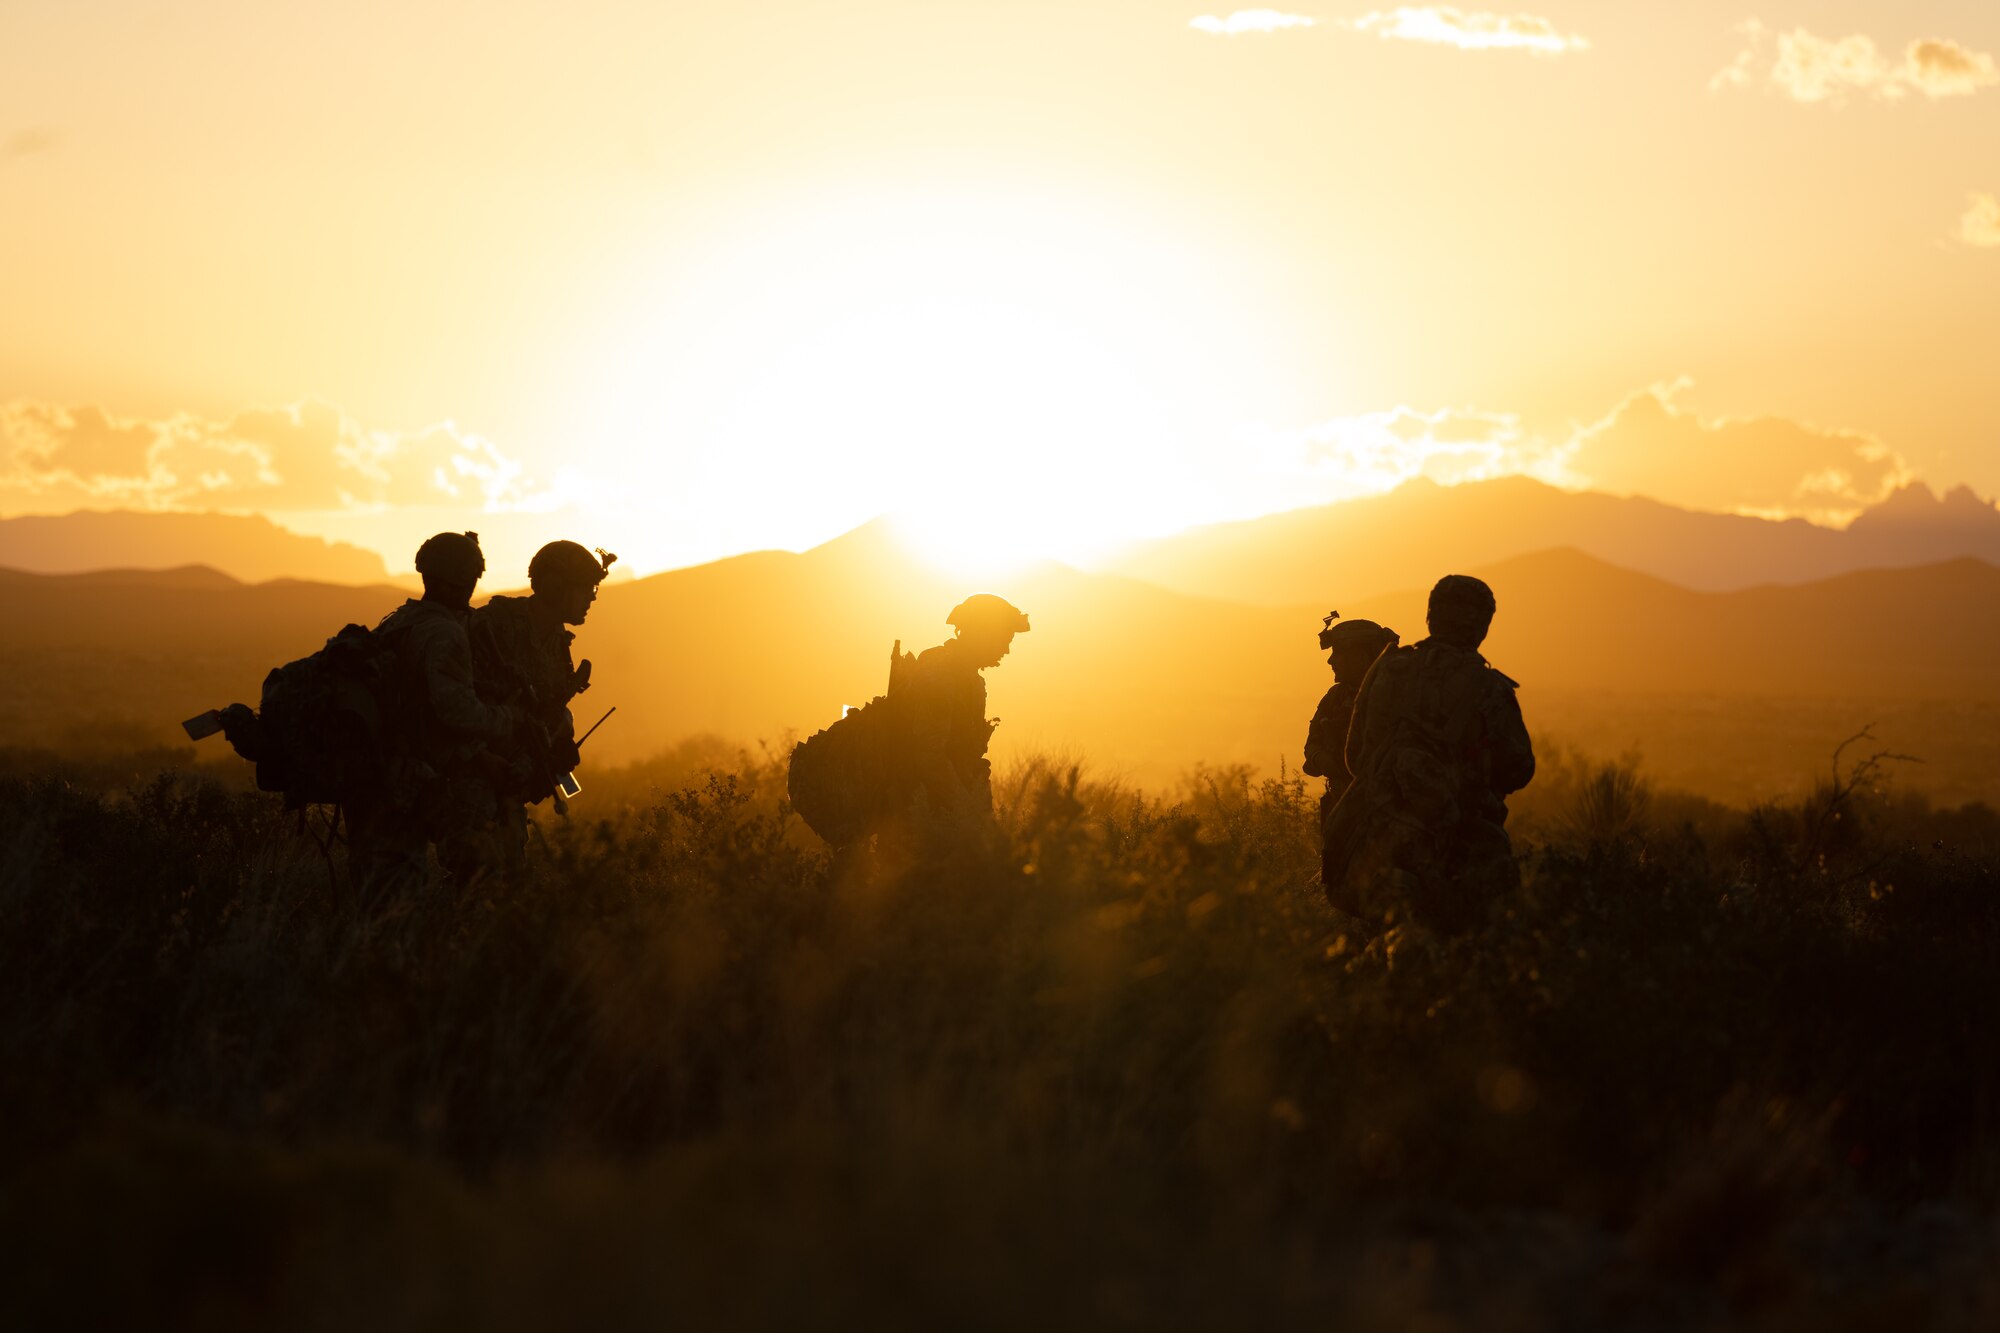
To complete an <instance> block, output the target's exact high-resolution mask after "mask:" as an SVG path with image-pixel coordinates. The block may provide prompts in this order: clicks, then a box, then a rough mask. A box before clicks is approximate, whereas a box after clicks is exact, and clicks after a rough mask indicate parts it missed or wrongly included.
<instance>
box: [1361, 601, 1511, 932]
mask: <svg viewBox="0 0 2000 1333" xmlns="http://www.w3.org/2000/svg"><path fill="white" fill-rule="evenodd" d="M1493 612H1494V599H1493V590H1492V589H1491V588H1489V587H1487V586H1486V584H1484V583H1482V582H1481V581H1480V580H1478V579H1475V578H1470V577H1467V576H1466V575H1463V574H1450V575H1447V576H1446V577H1444V578H1443V579H1440V580H1439V581H1438V584H1437V586H1436V587H1435V588H1433V589H1431V596H1430V609H1429V615H1428V620H1429V625H1430V637H1428V638H1426V639H1425V640H1423V641H1422V642H1421V643H1418V644H1417V645H1415V646H1414V647H1410V648H1392V649H1390V650H1389V651H1387V652H1385V653H1383V654H1382V656H1381V657H1380V658H1379V659H1377V660H1376V663H1375V665H1374V666H1373V667H1372V668H1371V669H1370V670H1369V672H1368V676H1367V678H1366V679H1365V680H1364V681H1363V682H1362V685H1361V694H1360V698H1359V699H1358V700H1357V701H1356V703H1355V707H1354V722H1353V725H1352V726H1351V727H1350V728H1349V729H1348V734H1347V755H1346V758H1347V767H1348V770H1349V771H1350V772H1351V773H1353V775H1354V784H1353V786H1351V787H1349V788H1348V791H1347V794H1346V795H1345V796H1344V797H1342V798H1341V801H1340V804H1339V805H1338V806H1336V807H1335V808H1334V812H1333V815H1332V817H1331V818H1330V819H1329V821H1328V824H1327V849H1326V865H1327V869H1328V871H1329V872H1333V873H1329V875H1328V877H1327V880H1326V889H1327V896H1328V897H1329V898H1330V899H1332V900H1333V903H1334V905H1335V906H1336V907H1339V908H1341V909H1343V910H1345V911H1349V912H1352V913H1355V914H1358V915H1363V916H1366V917H1370V918H1373V919H1376V920H1381V919H1383V918H1385V917H1386V916H1388V915H1390V914H1394V915H1396V916H1404V915H1408V916H1411V917H1414V918H1415V919H1416V920H1417V921H1418V922H1419V923H1421V924H1423V925H1425V926H1428V927H1430V928H1431V929H1434V930H1438V931H1440V932H1443V933H1446V934H1451V933H1456V932H1458V931H1462V930H1464V929H1466V928H1468V927H1469V926H1470V925H1472V924H1473V923H1474V921H1475V920H1476V917H1477V915H1478V913H1479V912H1480V911H1481V910H1483V908H1484V907H1485V905H1486V904H1487V902H1489V901H1490V900H1491V899H1492V898H1494V897H1496V896H1498V895H1500V894H1503V893H1505V892H1507V891H1508V890H1509V889H1512V888H1515V887H1518V885H1519V882H1520V879H1519V870H1518V868H1517V867H1516V866H1515V864H1514V849H1513V845H1512V843H1510V842H1509V841H1508V838H1507V829H1506V822H1507V801H1506V798H1507V797H1508V796H1509V795H1510V794H1512V793H1513V792H1516V791H1519V790H1520V789H1521V788H1522V787H1525V786H1527V785H1528V781H1529V779H1530V778H1532V777H1534V775H1535V754H1534V749H1533V747H1532V746H1531V745H1530V743H1529V740H1528V731H1527V727H1526V726H1525V725H1524V724H1523V723H1522V721H1521V708H1520V704H1519V703H1518V702H1517V701H1516V700H1515V698H1514V691H1515V690H1516V689H1517V688H1518V687H1517V686H1516V685H1515V683H1514V682H1513V681H1512V680H1509V679H1508V678H1507V677H1506V676H1504V675H1502V674H1500V672H1498V671H1496V670H1494V669H1493V668H1492V667H1491V666H1489V665H1488V664H1487V662H1486V659H1485V658H1484V657H1482V656H1480V654H1479V645H1480V644H1481V643H1482V642H1484V641H1485V638H1486V631H1487V629H1488V628H1489V627H1490V626H1491V625H1492V623H1493Z"/></svg>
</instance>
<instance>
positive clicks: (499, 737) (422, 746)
mask: <svg viewBox="0 0 2000 1333" xmlns="http://www.w3.org/2000/svg"><path fill="white" fill-rule="evenodd" d="M485 572H486V557H485V555H484V554H483V553H482V552H481V551H480V549H479V535H478V534H477V533H473V532H441V533H439V534H437V535H436V536H435V537H432V538H430V539H429V540H427V541H426V542H424V544H423V545H422V546H420V547H418V548H417V573H418V574H420V575H422V576H423V580H424V595H423V596H422V597H421V598H413V599H411V600H410V601H406V602H404V603H403V604H402V605H401V606H399V607H397V608H396V609H395V610H394V611H391V612H390V613H389V614H388V615H387V616H386V617H384V618H383V620H382V622H381V624H379V625H377V626H376V627H375V635H376V637H377V638H378V639H380V640H383V641H385V642H387V643H390V644H393V645H394V671H395V675H396V677H397V679H396V682H395V683H396V689H395V691H394V693H395V696H396V698H397V700H398V701H399V703H400V707H399V708H398V710H397V717H396V725H397V730H398V732H399V735H398V736H397V738H396V740H397V742H398V743H399V745H400V747H401V748H402V749H403V751H404V752H405V753H406V754H407V756H408V757H409V758H410V760H411V762H410V763H409V764H407V765H404V766H402V767H403V771H404V772H405V773H407V774H408V775H409V776H408V779H407V780H406V781H402V782H398V783H395V784H391V785H386V786H385V787H383V788H382V789H380V790H365V789H364V790H356V791H350V792H346V793H343V796H342V800H341V805H342V808H343V810H344V812H345V814H346V817H347V826H348V839H349V853H348V854H349V864H350V866H351V868H352V871H353V874H354V877H355V879H356V880H357V881H358V882H359V883H360V884H361V885H362V887H363V889H364V892H367V893H369V894H370V895H373V894H377V893H380V892H381V891H382V890H383V889H384V888H387V887H390V886H394V885H401V884H406V883H409V882H412V881H414V880H419V879H421V878H423V876H424V874H425V865H424V859H425V858H424V852H425V846H426V844H427V843H428V842H431V841H437V842H439V843H440V845H441V846H442V845H444V844H446V843H448V842H449V841H450V840H451V839H452V838H453V837H455V836H457V835H458V833H459V827H460V822H461V820H462V818H463V814H462V812H463V810H464V808H465V807H466V805H467V803H468V799H469V793H470V792H472V791H476V789H477V788H478V787H479V785H480V783H481V781H482V772H483V769H484V768H485V766H486V765H487V764H490V762H491V761H492V757H493V755H494V753H495V751H496V750H498V749H503V748H505V747H506V746H507V745H509V744H510V743H511V741H512V740H513V738H514V737H515V736H516V735H517V734H518V733H519V732H520V731H521V729H522V727H523V726H524V725H525V724H526V721H527V715H526V713H525V712H523V710H521V709H519V708H516V707H512V706H507V705H497V706H496V705H493V704H489V703H487V702H486V701H485V700H483V699H481V698H480V697H479V693H478V691H477V689H476V688H475V686H474V682H473V674H472V650H471V645H470V641H469V639H468V637H467V627H468V621H469V618H470V616H471V604H472V593H473V589H474V588H475V587H476V586H477V585H478V583H479V579H480V576H481V575H483V574H484V573H485Z"/></svg>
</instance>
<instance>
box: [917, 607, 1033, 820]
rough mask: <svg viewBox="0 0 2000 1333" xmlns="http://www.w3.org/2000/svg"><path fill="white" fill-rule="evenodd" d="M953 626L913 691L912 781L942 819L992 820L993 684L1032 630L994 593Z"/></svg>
mask: <svg viewBox="0 0 2000 1333" xmlns="http://www.w3.org/2000/svg"><path fill="white" fill-rule="evenodd" d="M945 624H947V625H950V626H951V627H952V628H954V629H955V630H957V631H958V633H957V635H956V636H955V637H953V638H951V639H949V640H947V641H945V642H944V643H941V644H939V645H938V646H937V647H935V648H927V649H925V650H924V651H923V653H921V654H920V655H919V656H918V657H917V660H916V664H915V668H914V670H913V671H912V673H911V677H910V682H909V689H910V698H909V707H910V712H909V746H910V755H909V758H910V769H909V773H910V777H911V780H912V782H913V784H914V787H915V788H916V790H917V791H920V792H922V793H923V797H924V800H925V803H926V804H927V805H928V807H929V809H930V810H931V811H932V812H934V813H938V814H949V815H970V816H975V817H990V816H991V815H992V813H993V765H992V763H991V762H989V761H988V760H987V758H986V746H987V743H988V742H989V741H991V740H992V738H993V729H994V728H995V727H997V726H999V725H1000V719H999V718H997V717H996V718H988V717H987V716H986V679H985V677H983V676H981V675H980V674H979V673H980V672H982V671H984V670H986V669H987V668H988V667H994V666H998V665H1000V659H1001V658H1003V657H1005V656H1006V655H1007V650H1008V648H1009V647H1011V646H1012V644H1013V642H1014V636H1015V635H1016V634H1025V633H1027V631H1028V617H1027V616H1025V615H1023V614H1022V613H1021V610H1020V608H1018V607H1016V606H1015V605H1014V604H1013V603H1012V602H1009V601H1007V600H1006V599H1005V598H1003V597H996V596H994V595H993V594H992V593H990V592H982V593H974V594H973V595H972V596H970V597H968V598H966V599H965V600H964V601H962V602H960V603H959V604H958V605H957V606H956V607H954V608H952V612H951V614H950V615H949V616H946V617H945Z"/></svg>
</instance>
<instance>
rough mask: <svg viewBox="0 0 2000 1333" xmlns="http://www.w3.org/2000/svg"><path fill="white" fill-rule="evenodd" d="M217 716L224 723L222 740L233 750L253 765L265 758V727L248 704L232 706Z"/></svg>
mask: <svg viewBox="0 0 2000 1333" xmlns="http://www.w3.org/2000/svg"><path fill="white" fill-rule="evenodd" d="M217 716H218V717H219V718H220V719H221V721H222V738H223V739H224V740H226V741H228V742H229V746H230V748H231V749H233V750H235V751H236V753H237V754H239V755H241V756H243V757H244V758H245V759H248V760H249V761H250V762H251V763H255V762H257V760H258V759H260V758H262V757H263V753H264V726H263V723H262V722H261V721H259V720H258V717H257V714H256V713H255V712H254V711H252V710H251V708H250V706H249V705H248V704H231V705H229V707H227V708H225V709H223V710H222V711H221V712H220V713H219V714H217Z"/></svg>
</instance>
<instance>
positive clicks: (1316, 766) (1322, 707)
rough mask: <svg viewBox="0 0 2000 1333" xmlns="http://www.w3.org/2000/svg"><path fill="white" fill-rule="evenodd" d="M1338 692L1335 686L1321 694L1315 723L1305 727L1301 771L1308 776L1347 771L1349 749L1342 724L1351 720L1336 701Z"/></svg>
mask: <svg viewBox="0 0 2000 1333" xmlns="http://www.w3.org/2000/svg"><path fill="white" fill-rule="evenodd" d="M1338 693H1340V687H1339V686H1338V685H1335V686H1334V687H1333V688H1331V689H1329V690H1328V691H1327V692H1326V693H1325V694H1324V695H1322V696H1321V697H1320V701H1319V708H1318V709H1317V710H1315V711H1314V713H1313V719H1312V724H1311V725H1310V726H1308V727H1307V728H1306V762H1305V764H1304V766H1303V768H1302V771H1303V772H1304V773H1305V775H1306V776H1307V777H1312V778H1328V777H1333V776H1335V775H1336V774H1337V773H1345V772H1346V760H1345V759H1343V758H1342V752H1343V751H1344V750H1346V748H1347V733H1346V731H1345V730H1344V729H1343V726H1342V724H1343V723H1345V722H1346V721H1347V720H1348V719H1347V717H1346V715H1345V713H1344V711H1343V710H1341V709H1340V708H1339V705H1338V704H1337V703H1336V702H1335V699H1334V696H1335V695H1336V694H1338Z"/></svg>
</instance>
